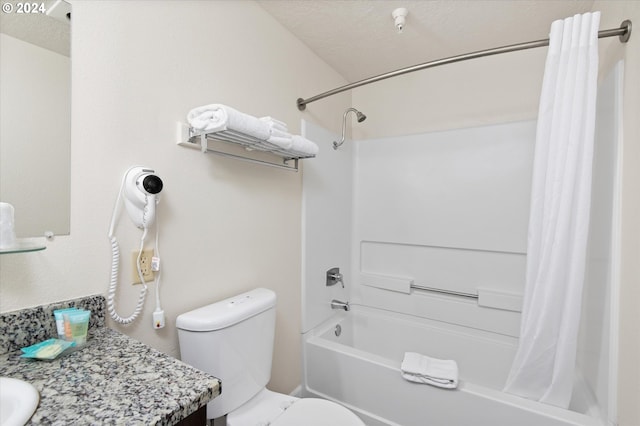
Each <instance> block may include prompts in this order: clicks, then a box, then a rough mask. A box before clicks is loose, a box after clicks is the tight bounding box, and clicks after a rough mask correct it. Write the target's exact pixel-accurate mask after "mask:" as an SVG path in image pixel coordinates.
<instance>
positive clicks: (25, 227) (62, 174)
mask: <svg viewBox="0 0 640 426" xmlns="http://www.w3.org/2000/svg"><path fill="white" fill-rule="evenodd" d="M0 52H1V54H2V61H1V62H0V74H1V76H0V81H1V82H2V83H1V86H0V122H1V123H2V126H1V131H2V133H1V135H0V140H2V143H1V144H0V199H1V200H2V201H4V202H7V203H11V204H12V205H13V206H14V207H15V216H16V222H15V226H16V234H17V236H18V238H20V237H33V236H41V235H44V232H45V231H54V232H55V233H56V234H68V233H69V196H70V194H69V175H70V171H69V156H70V152H69V147H70V144H69V141H70V139H71V108H70V104H71V79H70V73H71V62H70V60H69V57H68V56H64V55H60V54H58V53H55V52H52V51H50V50H46V49H43V48H41V47H39V46H36V45H33V44H30V43H26V42H24V41H22V40H18V39H16V38H13V37H10V36H8V35H6V34H0ZM61 165H62V166H61ZM53 206H55V207H53ZM41 210H45V211H46V214H39V213H38V212H39V211H41Z"/></svg>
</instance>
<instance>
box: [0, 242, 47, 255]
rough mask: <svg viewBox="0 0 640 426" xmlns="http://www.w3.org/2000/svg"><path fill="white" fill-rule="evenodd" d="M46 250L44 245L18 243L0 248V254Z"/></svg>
mask: <svg viewBox="0 0 640 426" xmlns="http://www.w3.org/2000/svg"><path fill="white" fill-rule="evenodd" d="M46 248H47V247H46V246H45V245H44V244H38V243H32V242H24V241H18V243H17V244H16V245H15V246H13V247H7V248H0V254H11V253H29V252H32V251H40V250H44V249H46Z"/></svg>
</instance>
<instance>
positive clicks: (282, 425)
mask: <svg viewBox="0 0 640 426" xmlns="http://www.w3.org/2000/svg"><path fill="white" fill-rule="evenodd" d="M300 425H304V426H327V425H340V426H365V425H364V423H363V422H362V420H360V418H359V417H358V416H356V415H355V414H353V413H352V412H351V411H350V410H348V409H347V408H345V407H343V406H342V405H340V404H337V403H335V402H331V401H327V400H325V399H319V398H302V399H299V400H297V401H296V402H294V403H293V404H291V406H290V407H289V408H287V409H286V410H285V411H284V412H283V413H282V414H281V415H280V416H278V418H276V419H275V420H274V421H273V422H271V423H270V426H300Z"/></svg>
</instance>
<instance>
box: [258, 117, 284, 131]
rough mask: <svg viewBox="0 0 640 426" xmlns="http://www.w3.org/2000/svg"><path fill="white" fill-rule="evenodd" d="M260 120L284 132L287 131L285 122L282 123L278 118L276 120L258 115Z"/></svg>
mask: <svg viewBox="0 0 640 426" xmlns="http://www.w3.org/2000/svg"><path fill="white" fill-rule="evenodd" d="M260 121H262V122H265V123H267V124H268V125H269V126H271V128H272V129H277V130H281V131H283V132H285V133H289V129H288V128H287V123H284V122H282V121H280V120H276V119H275V118H273V117H260Z"/></svg>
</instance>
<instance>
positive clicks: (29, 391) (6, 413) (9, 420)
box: [0, 377, 40, 426]
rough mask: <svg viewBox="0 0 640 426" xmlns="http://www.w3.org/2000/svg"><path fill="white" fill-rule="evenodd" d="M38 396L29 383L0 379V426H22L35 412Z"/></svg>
mask: <svg viewBox="0 0 640 426" xmlns="http://www.w3.org/2000/svg"><path fill="white" fill-rule="evenodd" d="M39 401H40V394H39V393H38V390H37V389H36V388H34V387H33V385H31V384H30V383H27V382H24V381H22V380H18V379H13V378H10V377H0V426H14V425H19V426H23V425H24V424H25V423H27V421H29V419H30V418H31V415H32V414H33V413H34V411H36V408H37V407H38V402H39Z"/></svg>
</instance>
